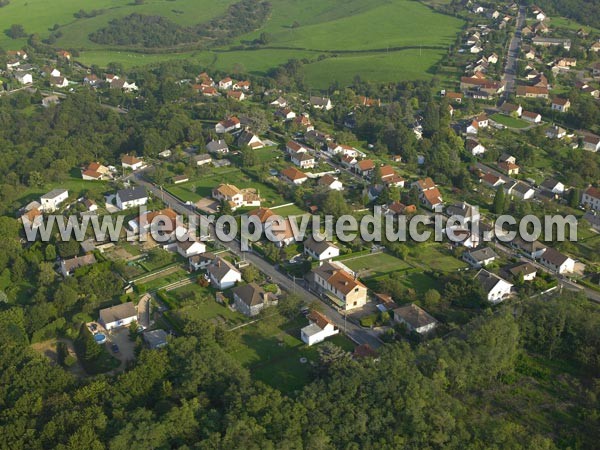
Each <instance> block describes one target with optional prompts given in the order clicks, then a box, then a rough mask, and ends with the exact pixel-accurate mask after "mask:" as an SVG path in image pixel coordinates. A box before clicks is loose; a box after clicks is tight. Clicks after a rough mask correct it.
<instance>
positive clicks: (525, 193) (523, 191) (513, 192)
mask: <svg viewBox="0 0 600 450" xmlns="http://www.w3.org/2000/svg"><path fill="white" fill-rule="evenodd" d="M505 191H506V193H507V194H508V195H510V196H512V197H515V198H517V199H519V200H531V199H532V198H533V197H535V189H533V188H532V187H531V186H529V185H528V184H525V183H523V182H522V181H517V182H515V183H514V184H512V185H510V186H507V187H506V188H505Z"/></svg>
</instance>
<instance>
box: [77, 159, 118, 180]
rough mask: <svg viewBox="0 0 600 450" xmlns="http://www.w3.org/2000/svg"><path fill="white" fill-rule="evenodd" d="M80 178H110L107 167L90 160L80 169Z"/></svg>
mask: <svg viewBox="0 0 600 450" xmlns="http://www.w3.org/2000/svg"><path fill="white" fill-rule="evenodd" d="M81 178H82V179H84V180H106V179H109V178H111V173H110V169H109V168H108V167H106V166H104V165H102V164H100V163H99V162H92V163H89V164H88V166H87V167H86V168H85V169H83V170H82V171H81Z"/></svg>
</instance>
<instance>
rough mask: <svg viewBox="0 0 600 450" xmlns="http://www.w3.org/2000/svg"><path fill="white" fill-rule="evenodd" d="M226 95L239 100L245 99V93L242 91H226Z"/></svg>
mask: <svg viewBox="0 0 600 450" xmlns="http://www.w3.org/2000/svg"><path fill="white" fill-rule="evenodd" d="M226 94H227V97H228V98H231V99H233V100H237V101H238V102H241V101H242V100H245V99H246V95H245V94H244V93H243V92H242V91H227V93H226Z"/></svg>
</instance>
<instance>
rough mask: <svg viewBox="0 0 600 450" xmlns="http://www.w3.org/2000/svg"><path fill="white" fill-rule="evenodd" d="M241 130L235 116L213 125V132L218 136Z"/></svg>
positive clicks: (238, 120) (240, 125)
mask: <svg viewBox="0 0 600 450" xmlns="http://www.w3.org/2000/svg"><path fill="white" fill-rule="evenodd" d="M240 128H242V124H241V122H240V119H238V118H237V117H235V116H231V117H229V118H227V119H225V120H222V121H221V122H219V123H217V124H216V125H215V132H216V133H218V134H223V133H230V132H232V131H235V130H239V129H240Z"/></svg>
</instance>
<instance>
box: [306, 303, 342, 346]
mask: <svg viewBox="0 0 600 450" xmlns="http://www.w3.org/2000/svg"><path fill="white" fill-rule="evenodd" d="M306 318H307V319H308V325H307V326H305V327H303V328H302V329H301V330H300V337H301V339H302V342H304V343H305V344H306V345H309V346H310V345H314V344H318V343H319V342H323V341H324V340H325V339H327V338H328V337H330V336H334V335H336V334H338V333H339V332H340V330H339V329H338V327H336V326H335V324H334V323H333V322H332V321H331V320H329V319H328V318H327V317H326V316H325V315H324V314H322V313H320V312H319V311H315V310H311V311H310V312H309V313H308V315H307V316H306Z"/></svg>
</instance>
